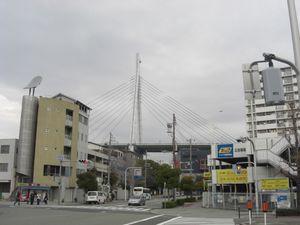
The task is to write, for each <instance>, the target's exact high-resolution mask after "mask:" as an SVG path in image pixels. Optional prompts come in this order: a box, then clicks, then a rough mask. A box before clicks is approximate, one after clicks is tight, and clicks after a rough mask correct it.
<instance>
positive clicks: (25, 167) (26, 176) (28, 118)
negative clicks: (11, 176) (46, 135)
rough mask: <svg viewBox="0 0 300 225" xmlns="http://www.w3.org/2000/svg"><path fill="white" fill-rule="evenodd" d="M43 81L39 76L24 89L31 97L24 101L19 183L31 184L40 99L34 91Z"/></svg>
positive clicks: (19, 149)
mask: <svg viewBox="0 0 300 225" xmlns="http://www.w3.org/2000/svg"><path fill="white" fill-rule="evenodd" d="M41 81H42V77H40V76H37V77H35V78H33V79H32V80H31V82H30V83H29V84H28V85H27V86H26V87H25V88H24V89H29V95H26V96H23V100H22V112H21V121H20V132H19V145H18V158H17V170H16V172H17V174H18V175H17V176H18V179H19V180H18V181H22V182H31V179H32V175H33V158H34V149H35V135H36V120H37V111H38V98H37V97H35V96H34V91H35V88H36V87H37V86H38V85H39V84H40V83H41Z"/></svg>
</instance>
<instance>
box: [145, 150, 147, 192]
mask: <svg viewBox="0 0 300 225" xmlns="http://www.w3.org/2000/svg"><path fill="white" fill-rule="evenodd" d="M145 188H147V149H146V157H145Z"/></svg>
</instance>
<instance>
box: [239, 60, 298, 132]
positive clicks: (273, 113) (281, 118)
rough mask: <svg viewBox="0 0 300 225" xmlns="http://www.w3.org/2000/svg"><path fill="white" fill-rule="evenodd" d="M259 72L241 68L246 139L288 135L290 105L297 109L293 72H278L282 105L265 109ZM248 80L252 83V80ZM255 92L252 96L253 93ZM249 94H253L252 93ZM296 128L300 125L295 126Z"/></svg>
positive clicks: (253, 69) (285, 69)
mask: <svg viewBox="0 0 300 225" xmlns="http://www.w3.org/2000/svg"><path fill="white" fill-rule="evenodd" d="M262 69H263V68H261V67H260V68H258V67H257V66H254V67H252V74H250V72H249V65H246V64H245V65H243V66H242V70H243V81H244V91H245V106H246V125H247V132H248V136H249V137H257V138H267V137H278V136H284V135H285V134H290V133H291V130H293V121H292V119H291V117H292V115H291V114H292V113H293V112H292V111H291V107H290V106H289V104H295V107H296V108H297V107H299V103H298V102H297V101H298V100H299V93H298V86H297V79H296V74H295V72H294V71H293V70H292V69H291V68H290V67H284V68H281V75H282V83H283V91H284V96H285V104H284V105H277V106H266V104H265V100H264V92H263V80H262V74H261V72H262ZM251 77H252V78H253V79H251ZM253 90H255V93H253ZM251 92H252V93H251ZM297 125H298V126H299V125H300V123H299V122H298V123H297Z"/></svg>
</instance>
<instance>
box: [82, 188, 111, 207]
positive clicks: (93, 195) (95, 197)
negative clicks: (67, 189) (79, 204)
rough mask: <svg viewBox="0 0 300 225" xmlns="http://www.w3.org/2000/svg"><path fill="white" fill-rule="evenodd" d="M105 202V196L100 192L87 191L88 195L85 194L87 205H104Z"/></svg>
mask: <svg viewBox="0 0 300 225" xmlns="http://www.w3.org/2000/svg"><path fill="white" fill-rule="evenodd" d="M106 200H107V196H106V194H105V193H104V192H102V191H88V193H86V198H85V202H86V203H87V204H90V203H97V204H100V203H101V204H104V203H105V202H106Z"/></svg>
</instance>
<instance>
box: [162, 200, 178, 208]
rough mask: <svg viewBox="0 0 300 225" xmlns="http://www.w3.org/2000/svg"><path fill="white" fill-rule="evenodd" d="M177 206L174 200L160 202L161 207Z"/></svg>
mask: <svg viewBox="0 0 300 225" xmlns="http://www.w3.org/2000/svg"><path fill="white" fill-rule="evenodd" d="M176 206H177V204H176V202H175V201H168V202H162V207H163V208H166V209H169V208H175V207H176Z"/></svg>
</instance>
